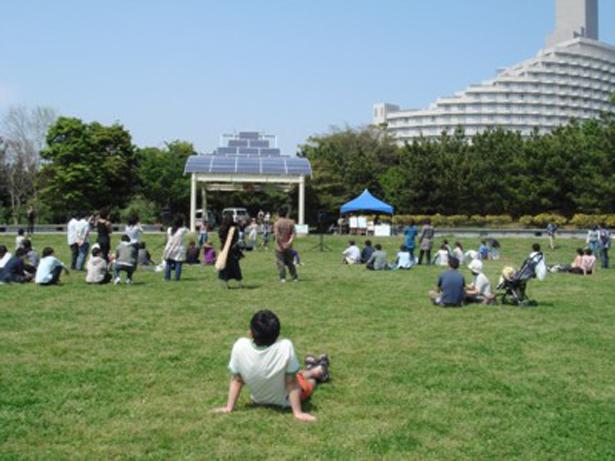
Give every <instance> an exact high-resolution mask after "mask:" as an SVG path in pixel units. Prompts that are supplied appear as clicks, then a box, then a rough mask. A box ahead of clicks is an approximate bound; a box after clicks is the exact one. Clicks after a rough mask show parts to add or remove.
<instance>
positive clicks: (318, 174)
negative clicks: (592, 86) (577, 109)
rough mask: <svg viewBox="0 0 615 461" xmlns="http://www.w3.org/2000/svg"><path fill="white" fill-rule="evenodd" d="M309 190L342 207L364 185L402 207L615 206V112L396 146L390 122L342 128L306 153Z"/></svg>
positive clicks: (514, 209)
mask: <svg viewBox="0 0 615 461" xmlns="http://www.w3.org/2000/svg"><path fill="white" fill-rule="evenodd" d="M299 155H301V156H304V157H306V158H308V159H309V160H310V161H311V163H312V168H313V177H312V179H311V182H310V192H311V194H312V196H313V199H314V200H315V202H316V203H314V204H313V206H316V207H317V208H319V209H323V210H327V211H329V212H336V211H337V210H339V207H340V206H341V205H342V204H343V203H345V202H346V201H347V200H349V199H351V198H354V197H355V196H357V195H358V194H360V193H361V192H362V191H363V189H364V188H369V189H370V191H371V192H372V193H373V194H374V195H376V196H378V197H380V198H382V199H383V200H385V201H386V202H388V203H390V204H391V205H393V206H394V207H395V212H396V213H397V214H421V215H432V214H438V213H439V214H442V215H501V214H509V215H511V216H513V217H519V216H522V215H527V214H530V215H532V214H539V213H557V214H561V215H563V216H572V215H574V214H575V213H588V214H598V213H613V212H615V115H614V114H612V113H610V114H604V115H603V116H602V117H600V118H599V119H594V120H589V121H584V122H579V121H574V120H573V121H571V122H570V123H569V124H567V125H564V126H561V127H559V128H557V129H555V130H554V131H552V132H551V133H548V134H539V133H538V132H534V133H533V134H532V135H531V136H529V137H527V138H524V137H522V136H521V134H520V133H518V132H512V131H506V130H503V129H497V128H494V129H489V130H487V131H485V132H483V133H481V134H478V135H475V136H473V137H471V138H469V137H467V136H466V135H465V134H464V131H463V129H462V128H457V129H456V130H455V131H454V132H453V133H443V134H442V135H441V136H440V137H439V138H438V139H435V140H430V139H424V138H421V139H416V140H414V141H413V142H412V143H407V144H405V145H403V146H397V145H396V144H395V142H394V140H393V139H392V138H391V137H390V136H388V135H387V134H386V131H384V130H383V129H381V128H377V127H368V128H364V129H351V128H347V129H344V130H335V131H334V132H332V133H328V134H326V135H322V136H314V137H312V138H310V139H309V140H308V142H307V143H306V145H304V146H303V147H302V149H301V151H300V154H299Z"/></svg>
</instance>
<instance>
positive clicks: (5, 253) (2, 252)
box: [0, 245, 13, 269]
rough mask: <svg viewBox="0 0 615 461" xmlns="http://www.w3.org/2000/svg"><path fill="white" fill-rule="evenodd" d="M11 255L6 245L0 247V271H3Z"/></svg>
mask: <svg viewBox="0 0 615 461" xmlns="http://www.w3.org/2000/svg"><path fill="white" fill-rule="evenodd" d="M12 256H13V255H12V254H11V253H10V252H9V250H8V248H7V247H6V245H0V269H3V268H4V266H5V265H6V263H8V262H9V259H11V257H12Z"/></svg>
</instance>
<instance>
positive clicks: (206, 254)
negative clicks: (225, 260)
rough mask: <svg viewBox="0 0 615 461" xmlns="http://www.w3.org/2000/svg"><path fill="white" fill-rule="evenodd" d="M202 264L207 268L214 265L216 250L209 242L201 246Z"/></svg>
mask: <svg viewBox="0 0 615 461" xmlns="http://www.w3.org/2000/svg"><path fill="white" fill-rule="evenodd" d="M203 264H204V265H208V266H209V265H213V264H216V249H215V248H214V246H213V245H212V244H211V243H209V242H205V243H204V244H203Z"/></svg>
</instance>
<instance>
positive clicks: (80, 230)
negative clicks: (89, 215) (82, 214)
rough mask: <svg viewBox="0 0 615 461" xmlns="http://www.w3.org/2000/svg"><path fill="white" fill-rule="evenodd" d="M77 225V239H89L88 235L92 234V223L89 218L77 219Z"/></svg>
mask: <svg viewBox="0 0 615 461" xmlns="http://www.w3.org/2000/svg"><path fill="white" fill-rule="evenodd" d="M75 226H76V232H75V233H76V235H77V240H83V241H84V242H87V241H88V236H89V235H90V223H89V222H88V220H87V219H80V220H79V221H77V224H76V225H75Z"/></svg>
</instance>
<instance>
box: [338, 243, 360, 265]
mask: <svg viewBox="0 0 615 461" xmlns="http://www.w3.org/2000/svg"><path fill="white" fill-rule="evenodd" d="M342 262H343V263H344V264H361V250H360V249H359V247H358V246H357V245H356V243H355V241H354V240H350V241H349V242H348V248H346V249H345V250H344V251H343V252H342Z"/></svg>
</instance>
